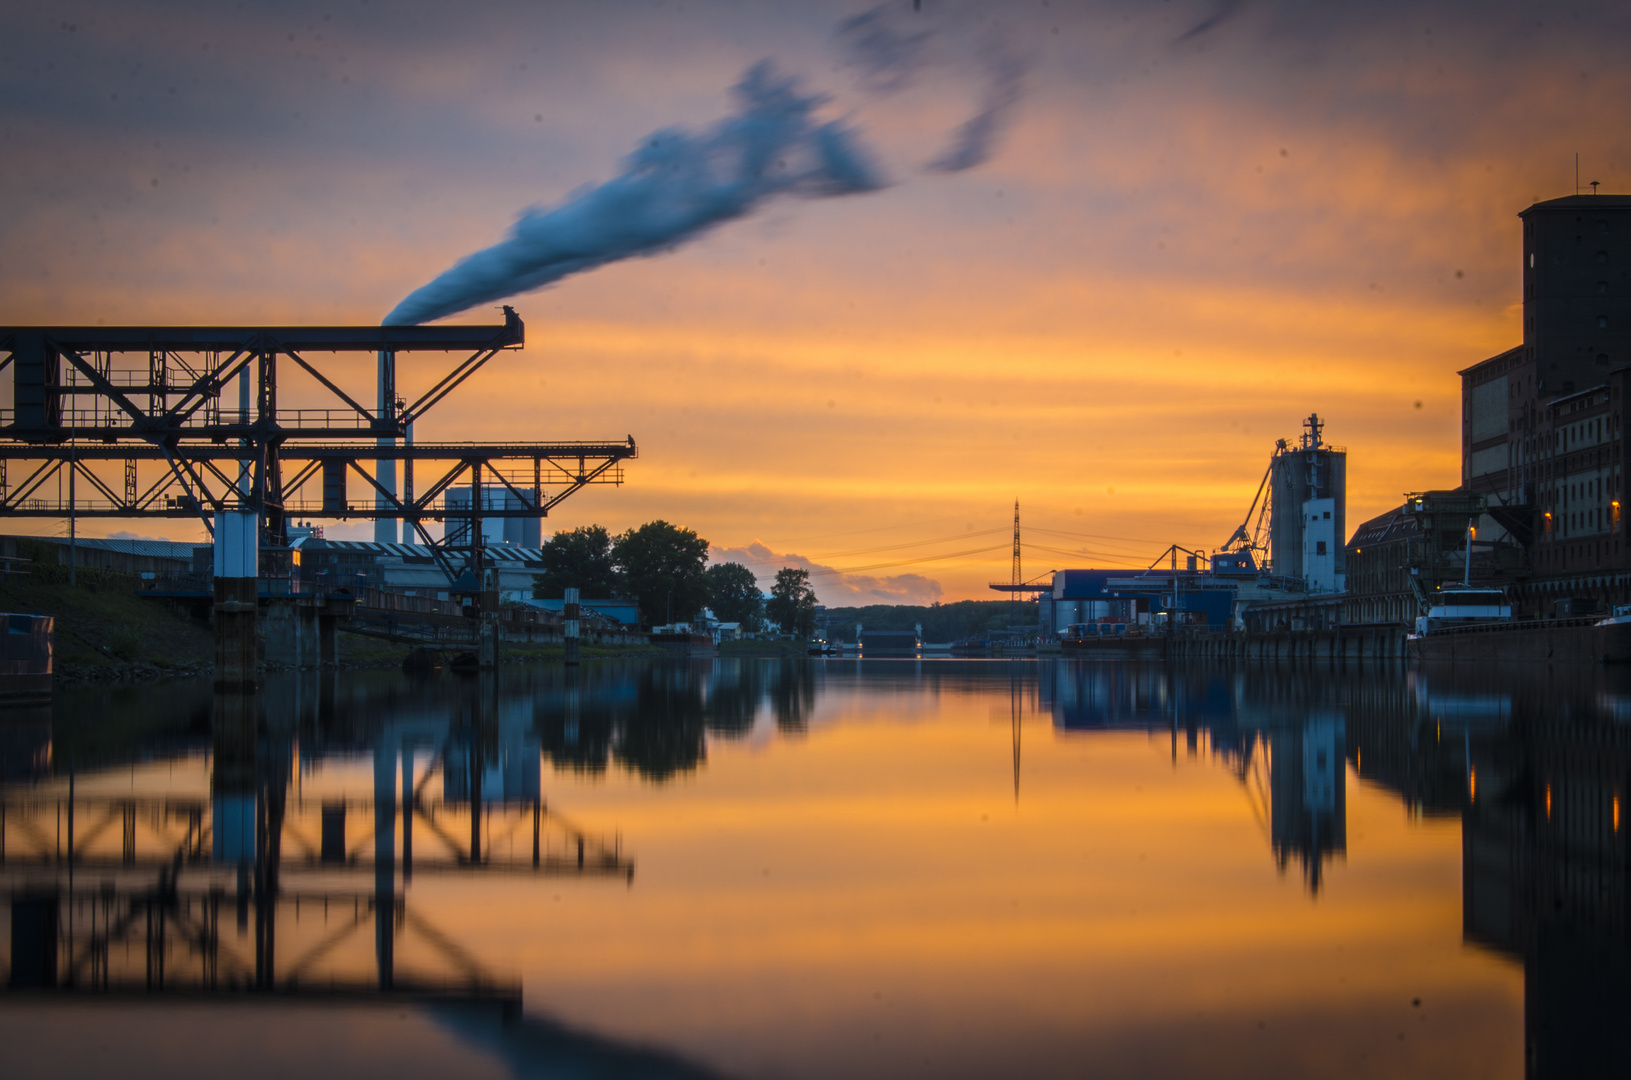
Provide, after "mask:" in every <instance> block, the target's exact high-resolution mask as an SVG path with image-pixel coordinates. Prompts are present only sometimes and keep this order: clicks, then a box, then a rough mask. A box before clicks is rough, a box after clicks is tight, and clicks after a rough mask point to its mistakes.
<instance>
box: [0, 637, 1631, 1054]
mask: <svg viewBox="0 0 1631 1080" xmlns="http://www.w3.org/2000/svg"><path fill="white" fill-rule="evenodd" d="M0 766H3V770H4V772H3V789H0V814H3V818H0V842H3V844H4V847H3V850H0V879H3V887H0V910H4V912H5V921H6V923H7V924H8V926H9V928H10V932H9V933H8V934H7V935H5V937H4V938H3V939H0V949H4V950H5V952H4V956H3V960H4V970H5V972H6V975H7V977H6V982H7V984H8V986H9V987H10V989H9V990H7V991H4V992H0V1047H3V1049H0V1062H3V1070H4V1072H5V1074H6V1075H7V1076H17V1077H22V1076H106V1075H121V1076H155V1077H158V1076H163V1077H167V1078H174V1077H185V1076H217V1075H222V1074H223V1073H225V1072H227V1071H228V1070H230V1071H231V1073H232V1074H233V1075H234V1076H237V1077H259V1076H268V1077H270V1076H288V1075H295V1074H299V1075H315V1076H329V1075H332V1076H350V1077H355V1076H372V1075H394V1076H422V1075H437V1076H460V1077H487V1076H492V1077H546V1076H653V1077H661V1076H727V1077H829V1076H845V1077H903V1076H925V1077H930V1076H932V1077H1003V1076H1035V1077H1050V1076H1107V1077H1122V1076H1127V1077H1132V1076H1241V1077H1246V1076H1251V1077H1259V1076H1332V1077H1413V1076H1421V1077H1428V1076H1431V1077H1436V1078H1441V1077H1444V1076H1480V1077H1519V1076H1525V1075H1528V1076H1535V1077H1551V1076H1558V1077H1562V1076H1581V1075H1609V1074H1614V1075H1620V1074H1622V1073H1623V1070H1624V1068H1625V1066H1626V1063H1627V1061H1628V1056H1627V1053H1628V1045H1627V1040H1628V1036H1627V1034H1626V1025H1625V1024H1624V1021H1623V1018H1624V1016H1625V1015H1626V1009H1627V1007H1628V1006H1631V988H1628V984H1631V965H1628V961H1627V952H1626V923H1627V915H1628V896H1631V893H1628V890H1627V885H1628V867H1627V861H1626V851H1627V848H1626V842H1625V831H1624V825H1623V823H1622V821H1621V815H1622V812H1623V808H1622V805H1621V804H1622V800H1623V799H1624V797H1625V790H1624V785H1625V783H1626V782H1627V780H1628V779H1631V768H1628V766H1631V675H1628V674H1626V673H1619V672H1614V671H1603V670H1598V669H1579V670H1561V669H1560V670H1557V671H1552V672H1548V671H1546V670H1543V669H1542V670H1536V671H1530V672H1520V673H1514V672H1512V671H1510V670H1508V671H1500V670H1493V671H1485V670H1479V669H1468V668H1457V669H1454V670H1452V671H1446V672H1442V673H1440V672H1435V671H1426V672H1422V671H1415V670H1410V669H1406V668H1402V667H1400V668H1394V667H1383V668H1380V669H1378V668H1363V669H1359V670H1348V671H1333V670H1325V669H1319V670H1307V669H1303V670H1296V669H1274V668H1228V667H1221V666H1220V667H1198V666H1190V667H1183V666H1179V667H1173V666H1167V665H1161V664H1156V665H1144V666H1141V665H1137V664H1130V663H1092V662H1087V663H1080V662H1071V661H1047V660H1044V661H950V660H947V661H939V660H935V661H911V660H900V661H892V660H867V661H857V660H835V661H811V662H794V663H785V662H775V661H726V660H721V661H697V662H673V663H629V664H617V663H605V664H594V665H589V666H586V667H584V668H583V669H582V670H581V671H580V672H576V673H567V672H565V671H563V670H562V669H559V668H544V667H539V668H519V667H518V668H514V669H505V670H503V671H501V672H500V673H499V674H498V675H497V676H496V677H485V678H461V677H457V676H453V675H443V676H438V677H431V678H423V679H414V678H410V677H408V676H405V675H400V674H397V673H388V672H377V673H375V672H348V673H337V674H324V675H311V674H306V675H298V676H297V675H287V676H278V677H276V678H274V679H273V680H272V681H271V682H270V683H269V685H268V686H267V687H266V689H265V690H264V691H263V692H262V693H261V694H260V695H258V696H256V697H254V698H250V699H244V698H233V697H216V696H213V695H212V694H211V693H210V690H209V688H208V686H207V685H204V686H197V685H192V684H185V683H180V684H166V685H160V686H153V687H143V688H126V689H116V690H88V691H79V692H74V693H65V694H63V695H61V696H60V697H59V699H58V700H57V701H56V703H55V704H54V705H53V706H52V707H51V708H49V709H44V710H40V711H37V712H13V713H10V714H7V715H6V716H5V718H4V719H0ZM42 987H43V988H42Z"/></svg>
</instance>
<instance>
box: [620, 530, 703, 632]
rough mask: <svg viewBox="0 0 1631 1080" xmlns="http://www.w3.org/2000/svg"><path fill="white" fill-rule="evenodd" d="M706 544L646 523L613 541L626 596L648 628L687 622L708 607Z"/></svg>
mask: <svg viewBox="0 0 1631 1080" xmlns="http://www.w3.org/2000/svg"><path fill="white" fill-rule="evenodd" d="M707 562H708V541H706V540H704V539H703V538H702V537H700V536H698V535H697V534H696V533H694V532H692V531H691V530H690V529H683V528H680V527H679V526H678V525H670V524H669V523H668V522H666V521H661V520H658V521H648V522H646V523H645V524H644V525H642V526H640V527H639V528H638V529H630V530H629V531H628V532H626V533H624V534H623V535H622V536H619V537H618V538H617V539H616V540H614V541H612V563H613V565H614V566H615V567H616V568H617V574H618V579H619V580H620V581H621V582H622V584H623V591H624V593H625V595H631V596H633V597H634V598H635V600H636V602H638V603H639V605H640V619H641V621H643V622H645V623H646V624H647V625H656V624H658V623H669V622H677V621H680V620H684V619H689V618H691V617H692V616H693V615H695V614H696V613H697V612H698V611H699V610H701V608H702V606H703V605H704V604H706V603H707V602H708V578H707V575H706V573H705V571H704V567H705V565H706V564H707Z"/></svg>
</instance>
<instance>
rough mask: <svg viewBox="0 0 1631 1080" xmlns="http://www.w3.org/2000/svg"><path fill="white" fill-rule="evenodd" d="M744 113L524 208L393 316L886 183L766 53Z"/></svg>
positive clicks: (391, 320)
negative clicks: (498, 238)
mask: <svg viewBox="0 0 1631 1080" xmlns="http://www.w3.org/2000/svg"><path fill="white" fill-rule="evenodd" d="M733 94H734V96H735V98H736V99H737V102H738V106H739V107H738V111H737V112H736V113H735V114H734V115H732V116H728V117H726V118H725V119H724V120H722V121H720V122H719V123H718V124H717V125H715V126H714V127H713V128H712V129H711V130H709V131H707V132H704V133H702V134H692V133H690V132H687V131H685V130H683V129H681V128H669V129H666V130H663V131H659V132H657V133H655V134H654V135H652V136H650V137H649V138H648V139H647V140H646V141H645V143H644V145H642V146H641V147H640V148H639V149H638V150H636V151H635V152H634V153H633V154H631V155H629V157H628V158H627V159H626V160H625V161H624V169H623V173H622V175H620V176H618V177H616V178H615V179H612V180H608V181H606V182H605V183H603V184H599V185H595V186H590V187H587V188H583V189H580V190H579V191H577V192H576V193H574V194H573V195H571V196H570V197H568V198H567V200H566V201H565V202H563V203H561V204H560V205H559V206H556V207H553V208H551V209H545V210H538V209H533V210H528V211H526V212H524V213H523V214H522V216H521V218H520V219H519V220H518V221H517V222H516V223H515V225H514V226H513V227H511V229H510V235H509V236H508V237H507V238H506V239H505V240H503V241H502V242H501V243H498V244H495V245H493V246H492V247H490V248H487V249H486V250H483V251H478V252H476V253H475V254H473V255H469V256H467V257H465V258H464V259H461V260H460V261H459V262H458V263H456V264H455V265H454V266H453V267H452V268H451V269H449V270H447V271H446V272H444V273H443V274H441V276H439V277H437V278H436V279H435V280H434V281H432V282H430V283H429V284H428V285H425V286H423V287H422V288H419V289H415V290H414V291H413V292H412V293H410V294H409V295H408V297H407V299H405V300H403V301H402V302H401V303H400V304H398V305H397V306H396V308H395V309H394V310H393V311H392V312H391V313H390V314H389V315H387V316H386V317H385V319H384V324H385V325H387V326H411V325H415V324H418V323H422V322H428V321H430V320H432V319H439V318H442V317H443V316H446V315H452V314H455V313H457V312H460V311H464V310H466V309H468V308H471V307H475V306H476V305H477V304H482V303H490V302H492V301H495V300H500V299H503V298H504V297H507V296H512V295H514V294H516V293H521V292H528V291H530V290H532V289H537V288H540V287H542V286H544V285H548V284H549V283H551V282H553V281H559V280H560V279H561V278H563V277H566V276H567V275H569V274H577V273H582V272H583V271H585V270H592V269H594V268H595V267H597V266H603V265H605V264H606V263H609V262H615V261H617V260H619V259H627V258H631V257H633V256H638V255H653V254H656V253H658V252H661V251H665V250H667V249H669V248H672V247H674V246H675V245H676V244H679V243H681V242H683V241H686V240H689V239H692V238H694V237H696V236H699V235H701V234H702V233H704V232H706V231H708V230H709V229H711V228H713V227H714V226H716V225H719V224H722V223H723V222H727V221H731V220H733V219H735V218H739V217H742V216H744V215H746V214H748V213H751V212H752V211H753V210H754V209H755V208H757V207H758V206H759V205H760V204H762V203H763V202H765V201H766V200H767V199H771V198H774V197H776V196H783V195H786V196H794V197H798V198H806V199H818V198H827V197H830V196H835V195H850V194H856V193H859V192H866V191H875V190H877V189H878V188H881V187H883V186H884V184H885V180H884V178H883V175H882V173H881V171H880V170H879V168H878V167H877V166H876V165H875V164H874V163H873V160H872V157H871V155H870V154H868V153H867V152H866V150H865V149H864V148H863V147H862V146H861V144H860V142H859V139H858V137H857V135H856V133H855V132H854V131H852V130H851V129H849V128H847V127H845V126H843V125H842V124H840V123H838V122H837V121H827V122H819V121H818V120H817V119H816V117H815V112H816V109H817V108H818V107H819V106H821V105H822V104H823V103H824V101H825V99H824V98H822V97H820V96H819V95H808V94H804V93H802V92H800V90H799V86H798V83H797V80H795V79H793V78H791V77H786V76H782V75H780V74H778V73H777V72H776V70H775V68H774V66H773V65H772V64H771V63H770V61H768V60H765V61H761V62H759V63H758V64H756V65H754V66H753V67H752V68H750V69H748V71H747V73H746V74H745V75H744V76H743V77H742V81H741V82H739V83H738V84H737V85H736V86H735V87H734V88H733Z"/></svg>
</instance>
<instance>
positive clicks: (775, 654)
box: [719, 641, 809, 660]
mask: <svg viewBox="0 0 1631 1080" xmlns="http://www.w3.org/2000/svg"><path fill="white" fill-rule="evenodd" d="M719 655H720V656H722V657H723V656H731V657H737V658H743V659H770V660H792V659H798V658H802V657H805V656H808V655H809V646H808V645H806V644H804V642H802V641H722V642H720V644H719Z"/></svg>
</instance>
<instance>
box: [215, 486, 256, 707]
mask: <svg viewBox="0 0 1631 1080" xmlns="http://www.w3.org/2000/svg"><path fill="white" fill-rule="evenodd" d="M259 573H260V527H259V517H258V515H257V514H256V512H255V511H253V510H244V509H236V510H227V511H223V512H222V513H219V514H217V515H215V610H214V616H215V688H216V689H217V690H253V689H254V688H255V686H256V683H257V676H256V672H255V632H256V626H255V623H256V602H257V599H258V595H257V591H258V585H257V580H256V579H257V575H258V574H259Z"/></svg>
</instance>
